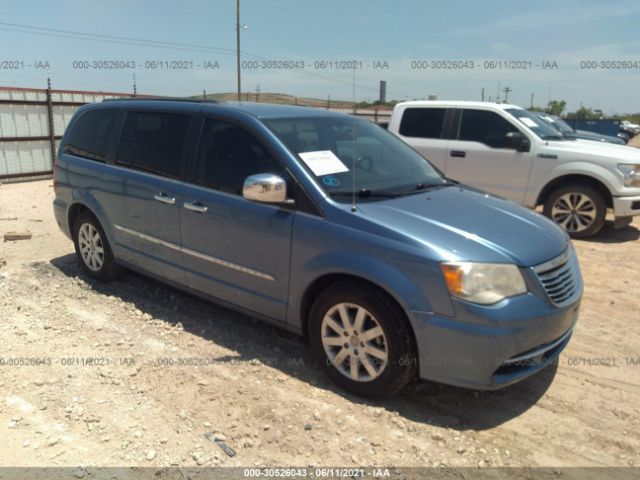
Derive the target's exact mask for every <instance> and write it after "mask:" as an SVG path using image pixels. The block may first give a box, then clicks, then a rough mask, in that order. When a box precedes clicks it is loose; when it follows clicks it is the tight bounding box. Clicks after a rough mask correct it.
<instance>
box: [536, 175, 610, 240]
mask: <svg viewBox="0 0 640 480" xmlns="http://www.w3.org/2000/svg"><path fill="white" fill-rule="evenodd" d="M606 213H607V204H606V202H605V199H604V198H603V197H602V194H600V192H598V191H597V190H595V189H593V188H591V187H588V186H584V185H568V186H566V187H562V188H559V189H557V190H554V191H553V192H551V194H550V195H549V197H548V198H547V200H546V202H545V203H544V214H545V215H546V216H547V217H549V218H550V219H551V220H553V221H554V222H555V223H557V224H558V225H559V226H560V227H562V228H564V230H565V231H566V232H567V233H568V234H569V236H571V237H572V238H587V237H591V236H593V235H595V234H596V233H598V232H599V231H600V229H601V228H602V227H603V225H604V222H605V216H606Z"/></svg>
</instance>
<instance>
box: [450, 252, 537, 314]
mask: <svg viewBox="0 0 640 480" xmlns="http://www.w3.org/2000/svg"><path fill="white" fill-rule="evenodd" d="M441 268H442V273H443V274H444V278H445V281H446V282H447V287H449V292H451V295H453V296H455V297H458V298H462V299H463V300H467V301H469V302H473V303H480V304H483V305H489V304H492V303H496V302H499V301H500V300H502V299H504V298H507V297H512V296H514V295H520V294H523V293H526V292H527V286H526V285H525V283H524V278H522V274H521V273H520V270H519V269H518V267H516V266H515V265H510V264H502V263H472V262H451V263H443V264H441Z"/></svg>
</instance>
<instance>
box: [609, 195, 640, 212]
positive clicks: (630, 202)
mask: <svg viewBox="0 0 640 480" xmlns="http://www.w3.org/2000/svg"><path fill="white" fill-rule="evenodd" d="M613 214H614V215H615V216H616V217H631V216H634V215H640V195H638V196H634V197H613Z"/></svg>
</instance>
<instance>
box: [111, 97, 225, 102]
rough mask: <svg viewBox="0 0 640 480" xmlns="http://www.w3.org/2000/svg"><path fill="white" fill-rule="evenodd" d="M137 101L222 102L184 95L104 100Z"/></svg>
mask: <svg viewBox="0 0 640 480" xmlns="http://www.w3.org/2000/svg"><path fill="white" fill-rule="evenodd" d="M131 100H135V101H136V102H139V101H144V102H188V103H220V102H218V101H217V100H212V99H204V98H183V97H134V96H131V97H118V98H105V99H104V100H102V101H103V102H122V101H131Z"/></svg>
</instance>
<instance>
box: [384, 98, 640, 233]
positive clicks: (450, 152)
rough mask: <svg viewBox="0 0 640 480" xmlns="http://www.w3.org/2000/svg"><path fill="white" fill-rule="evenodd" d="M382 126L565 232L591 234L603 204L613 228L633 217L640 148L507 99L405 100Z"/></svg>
mask: <svg viewBox="0 0 640 480" xmlns="http://www.w3.org/2000/svg"><path fill="white" fill-rule="evenodd" d="M388 129H389V131H390V132H391V133H393V134H395V135H397V136H398V137H400V138H401V139H402V140H404V141H405V142H406V143H408V144H409V145H411V146H412V147H413V148H414V149H416V150H417V151H418V152H420V153H421V154H422V155H423V156H424V157H426V158H427V159H429V160H430V161H431V162H432V163H433V164H434V165H436V166H437V167H438V168H439V169H440V170H442V171H443V172H444V173H445V175H447V177H449V178H451V179H454V180H457V181H459V182H462V183H465V184H468V185H473V186H475V187H477V188H480V189H482V190H485V191H487V192H490V193H493V194H496V195H499V196H501V197H504V198H507V199H509V200H513V201H515V202H518V203H520V204H522V205H525V206H527V207H530V208H536V207H537V206H539V205H543V206H544V214H545V215H546V216H548V217H549V218H551V219H553V220H554V221H555V222H556V223H558V224H559V225H560V226H562V227H563V228H564V229H565V230H566V231H567V232H568V233H569V235H571V236H572V237H576V238H584V237H589V236H591V235H594V234H596V233H597V232H598V231H599V230H600V229H601V228H602V226H603V225H604V222H605V218H606V215H607V210H608V209H609V210H610V211H611V213H612V214H613V218H614V225H615V226H618V227H619V226H625V225H628V224H629V223H630V222H631V220H632V217H633V216H634V215H640V150H639V149H636V148H633V147H628V146H624V145H613V144H606V143H602V142H594V141H590V140H569V139H565V138H563V137H562V135H561V134H560V133H559V132H558V131H557V130H555V129H554V128H553V127H551V126H549V125H548V124H547V123H545V122H543V121H542V120H541V119H540V118H539V117H538V116H537V115H536V114H534V113H531V112H529V111H527V110H525V109H523V108H521V107H518V106H515V105H507V104H496V103H484V102H462V101H455V102H454V101H451V102H448V101H412V102H403V103H399V104H397V105H396V106H395V108H394V109H393V113H392V115H391V119H390V121H389V126H388Z"/></svg>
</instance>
